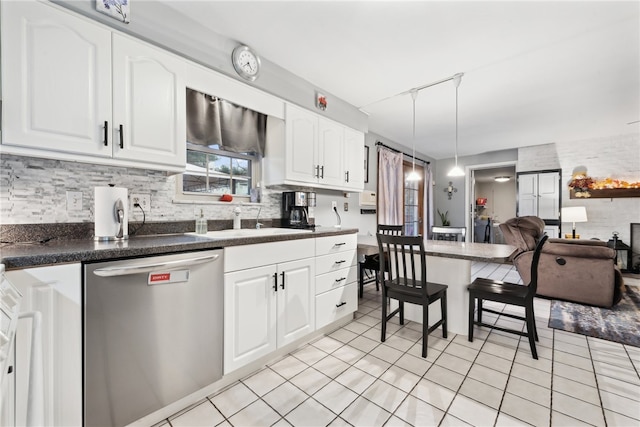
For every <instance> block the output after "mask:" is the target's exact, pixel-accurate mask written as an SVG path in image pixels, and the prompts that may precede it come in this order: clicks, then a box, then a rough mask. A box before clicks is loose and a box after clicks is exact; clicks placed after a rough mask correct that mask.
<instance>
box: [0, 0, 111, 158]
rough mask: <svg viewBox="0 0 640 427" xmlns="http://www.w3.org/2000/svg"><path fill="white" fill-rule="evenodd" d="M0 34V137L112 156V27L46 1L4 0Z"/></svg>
mask: <svg viewBox="0 0 640 427" xmlns="http://www.w3.org/2000/svg"><path fill="white" fill-rule="evenodd" d="M2 39H3V41H7V43H3V44H2V64H3V65H4V66H3V69H2V73H3V75H2V91H3V102H2V110H3V111H2V114H3V120H2V124H3V129H2V142H3V144H10V145H17V146H22V147H29V148H35V149H42V150H50V151H59V152H69V153H80V154H89V155H93V156H96V155H97V156H107V157H110V156H111V136H110V134H109V132H105V122H106V124H107V127H108V126H110V125H111V124H112V123H111V33H110V32H109V31H108V30H105V29H103V28H100V27H98V26H96V25H93V24H92V23H91V22H89V21H87V20H83V19H79V18H76V17H74V16H72V15H70V14H68V13H65V12H62V11H59V10H57V9H55V8H53V7H51V6H49V5H47V4H45V3H41V2H20V1H7V2H4V1H3V2H2ZM9 40H11V42H9Z"/></svg>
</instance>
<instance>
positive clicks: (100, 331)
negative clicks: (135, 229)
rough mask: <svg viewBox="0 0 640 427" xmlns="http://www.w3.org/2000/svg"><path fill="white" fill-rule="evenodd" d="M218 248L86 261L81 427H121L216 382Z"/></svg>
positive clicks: (220, 306) (219, 284)
mask: <svg viewBox="0 0 640 427" xmlns="http://www.w3.org/2000/svg"><path fill="white" fill-rule="evenodd" d="M223 289H224V288H223V263H222V250H221V249H220V250H210V251H202V252H187V253H179V254H172V255H163V256H154V257H149V258H136V259H125V260H120V261H112V262H101V263H95V264H86V265H85V268H84V296H83V297H84V310H83V321H84V330H83V338H84V343H83V345H84V349H83V350H84V379H83V382H84V390H83V392H84V398H83V401H84V404H83V417H84V425H85V426H123V425H126V424H129V423H131V422H133V421H135V420H138V419H140V418H142V417H143V416H146V415H148V414H150V413H152V412H154V411H156V410H158V409H160V408H162V407H164V406H166V405H168V404H170V403H173V402H175V401H177V400H179V399H181V398H183V397H185V396H187V395H189V394H191V393H193V392H195V391H197V390H199V389H201V388H203V387H205V386H207V385H209V384H211V383H213V382H215V381H216V380H217V379H219V378H221V377H222V357H223V352H222V345H223V336H222V333H223V327H222V322H223V312H222V310H223Z"/></svg>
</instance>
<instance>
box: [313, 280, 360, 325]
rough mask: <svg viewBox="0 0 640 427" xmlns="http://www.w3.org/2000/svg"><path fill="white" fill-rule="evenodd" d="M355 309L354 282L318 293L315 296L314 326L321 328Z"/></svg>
mask: <svg viewBox="0 0 640 427" xmlns="http://www.w3.org/2000/svg"><path fill="white" fill-rule="evenodd" d="M357 309H358V289H357V286H356V283H351V284H349V285H346V286H343V287H341V288H338V289H334V290H332V291H328V292H325V293H323V294H321V295H318V296H316V328H322V327H323V326H326V325H328V324H329V323H331V322H333V321H335V320H338V319H340V318H341V317H344V316H346V315H348V314H349V313H353V312H354V311H356V310H357Z"/></svg>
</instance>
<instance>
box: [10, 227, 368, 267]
mask: <svg viewBox="0 0 640 427" xmlns="http://www.w3.org/2000/svg"><path fill="white" fill-rule="evenodd" d="M357 232H358V229H357V228H342V229H337V228H333V227H319V228H316V229H315V230H314V231H313V232H310V233H299V234H278V235H265V236H251V237H234V238H219V239H211V238H207V237H201V236H198V235H194V234H193V233H176V234H159V235H145V236H139V237H132V238H130V239H128V240H125V241H122V242H95V241H93V240H89V239H74V240H63V239H56V240H50V241H48V242H44V243H38V242H35V243H34V242H23V243H13V244H6V245H4V246H2V247H0V263H3V264H4V265H5V267H6V269H7V270H12V269H20V268H28V267H36V266H44V265H52V264H64V263H72V262H93V261H108V260H115V259H120V258H130V257H142V256H149V255H159V254H168V253H174V252H185V251H198V250H205V249H215V248H223V247H226V246H237V245H248V244H253V243H267V242H277V241H283V240H296V239H310V238H315V237H322V236H331V235H340V234H353V233H357Z"/></svg>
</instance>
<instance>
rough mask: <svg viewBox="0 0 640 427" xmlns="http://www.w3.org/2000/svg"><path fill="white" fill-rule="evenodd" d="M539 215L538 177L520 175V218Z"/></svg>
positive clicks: (535, 175) (534, 175)
mask: <svg viewBox="0 0 640 427" xmlns="http://www.w3.org/2000/svg"><path fill="white" fill-rule="evenodd" d="M529 215H534V216H537V215H538V175H537V174H534V173H532V174H523V175H518V216H529Z"/></svg>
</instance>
